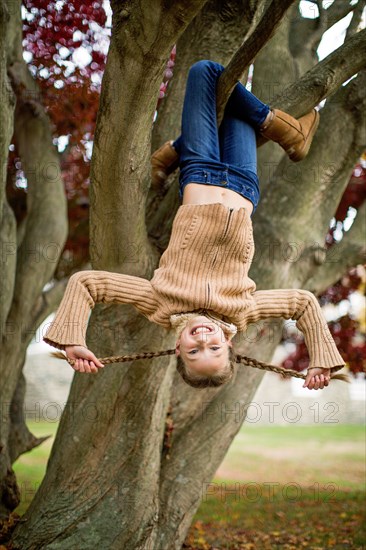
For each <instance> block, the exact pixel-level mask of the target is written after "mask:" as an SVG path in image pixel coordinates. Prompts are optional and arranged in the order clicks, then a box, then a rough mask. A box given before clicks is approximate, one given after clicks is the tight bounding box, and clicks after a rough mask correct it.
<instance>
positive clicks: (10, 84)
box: [0, 2, 67, 516]
mask: <svg viewBox="0 0 366 550" xmlns="http://www.w3.org/2000/svg"><path fill="white" fill-rule="evenodd" d="M4 6H5V4H2V7H3V8H4ZM6 6H7V8H8V12H7V13H8V17H7V20H6V28H5V30H4V29H3V30H4V33H1V36H2V37H5V38H6V43H4V42H1V46H2V47H1V55H2V61H3V62H4V63H2V64H1V66H2V71H3V73H2V84H3V85H2V87H1V90H2V93H3V98H2V99H3V102H4V110H2V115H1V116H2V117H3V120H2V121H1V122H2V125H1V132H2V142H1V143H2V147H1V151H2V152H1V154H2V171H3V170H5V168H6V166H7V158H8V147H9V144H10V139H11V137H12V136H11V134H12V132H13V130H14V141H15V143H16V146H17V151H18V153H19V156H20V158H21V161H22V168H23V170H24V173H25V175H26V178H27V182H28V192H27V216H26V219H25V221H24V230H22V231H19V230H17V227H16V223H15V217H14V214H13V212H12V210H11V208H10V206H9V205H8V204H7V201H6V198H5V181H6V180H5V177H4V174H3V172H2V182H1V184H2V187H1V201H2V213H3V216H2V220H1V244H2V255H1V262H2V287H1V291H2V292H4V294H2V297H3V296H4V300H3V299H2V301H1V302H2V305H1V308H2V310H1V337H2V340H1V350H0V354H1V365H0V374H1V380H2V384H1V387H0V401H1V406H2V415H1V422H0V441H1V448H0V516H3V515H6V514H7V513H8V512H9V511H10V510H12V509H13V508H15V507H16V506H17V504H18V501H19V493H18V491H17V488H16V482H15V477H14V473H13V471H12V468H11V463H12V459H14V458H15V457H16V456H17V455H18V454H19V452H24V450H29V449H30V448H31V447H32V446H36V445H38V444H39V440H37V438H33V437H32V436H31V434H30V433H29V432H28V430H27V429H26V427H25V425H24V421H23V420H22V418H21V415H19V414H17V410H18V411H19V410H20V408H21V407H22V400H23V398H24V388H23V381H22V375H21V370H22V367H23V364H24V358H25V351H26V348H27V345H28V344H29V342H30V340H31V338H32V335H33V334H34V332H35V330H36V329H37V325H34V324H32V322H33V320H34V314H35V311H37V303H38V301H39V298H40V296H41V294H42V290H43V287H44V286H45V284H46V283H47V282H49V281H50V279H51V278H52V275H53V272H54V269H55V267H56V265H57V261H58V257H59V255H60V253H61V251H62V247H63V244H64V242H65V239H66V231H67V217H66V199H65V196H64V190H63V184H62V181H61V177H60V173H61V171H60V166H59V162H58V156H57V153H56V151H55V147H54V146H53V144H52V135H51V130H50V124H49V121H48V119H47V116H46V113H45V111H44V108H43V106H42V105H41V104H40V102H39V98H40V93H39V90H38V88H37V86H36V84H35V82H34V80H33V78H32V77H31V75H30V73H29V71H28V69H27V66H26V64H25V62H24V61H23V58H22V26H21V25H22V24H21V17H20V3H19V2H9V3H8V4H6ZM2 13H3V14H4V13H5V11H4V10H3V11H2ZM2 22H4V18H3V19H2ZM4 24H5V23H4ZM5 71H7V75H6V73H5ZM15 97H16V106H15V110H14V125H13V120H12V113H13V108H12V107H11V104H12V103H13V104H14V99H15ZM19 236H21V241H18V237H19ZM42 320H43V318H40V317H38V318H37V321H39V322H41V321H42Z"/></svg>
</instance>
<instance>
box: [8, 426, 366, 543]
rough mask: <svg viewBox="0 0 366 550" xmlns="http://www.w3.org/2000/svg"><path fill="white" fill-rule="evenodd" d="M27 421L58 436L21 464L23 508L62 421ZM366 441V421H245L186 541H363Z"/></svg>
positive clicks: (39, 430)
mask: <svg viewBox="0 0 366 550" xmlns="http://www.w3.org/2000/svg"><path fill="white" fill-rule="evenodd" d="M28 425H29V428H30V430H31V431H32V433H34V434H35V435H37V436H44V435H51V438H50V439H49V440H47V441H46V442H44V443H42V444H41V445H40V446H39V447H38V448H36V449H33V450H32V451H31V452H29V453H26V454H24V455H22V456H21V457H20V458H19V459H18V460H17V462H16V463H15V465H14V470H15V472H16V475H17V479H18V483H19V486H20V489H21V497H22V501H21V503H20V505H19V507H18V508H17V510H16V512H17V513H18V514H20V515H22V514H23V513H24V512H25V510H26V509H27V507H28V506H29V504H30V502H31V500H32V498H33V495H34V492H35V491H36V489H37V487H38V486H39V484H40V483H41V481H42V478H43V476H44V473H45V469H46V464H47V459H48V456H49V453H50V450H51V446H52V443H53V440H54V436H55V433H56V430H57V424H56V423H46V422H43V423H38V422H29V423H28ZM364 449H365V428H364V427H363V426H354V425H352V426H348V425H338V424H336V425H329V426H325V425H324V424H321V425H316V426H268V427H267V426H252V425H245V426H243V427H242V429H241V430H240V432H239V433H238V435H237V437H236V438H235V440H234V442H233V444H232V446H231V448H230V451H229V453H228V454H227V456H226V458H225V460H224V462H223V464H222V465H221V467H220V468H219V470H218V472H217V474H216V476H215V477H214V479H213V481H212V484H211V485H209V486H207V485H206V486H205V489H203V491H204V492H203V493H202V497H203V500H202V503H201V506H200V508H199V510H198V512H197V514H196V516H195V519H194V521H193V524H192V527H191V529H190V533H189V536H188V537H187V540H186V548H188V549H191V550H214V549H216V550H238V549H248V550H267V549H268V550H272V549H273V550H276V549H277V548H278V549H284V550H296V549H297V548H308V549H311V550H317V549H318V550H321V549H323V548H335V549H342V550H343V549H346V548H350V549H351V548H352V549H356V550H357V549H364V548H365V533H364V530H363V529H362V525H363V524H364V519H365V518H363V517H362V509H363V508H364V498H365V494H364V489H365V460H364ZM233 488H234V490H235V493H234V494H231V493H230V491H231V490H232V489H233Z"/></svg>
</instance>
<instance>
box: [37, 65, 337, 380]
mask: <svg viewBox="0 0 366 550" xmlns="http://www.w3.org/2000/svg"><path fill="white" fill-rule="evenodd" d="M223 69H224V68H223V67H222V66H221V65H219V64H218V63H214V62H212V61H199V62H198V63H196V64H194V65H193V66H192V67H191V69H190V72H189V76H188V80H187V89H186V94H185V100H184V107H183V115H182V133H181V136H180V137H179V138H178V139H177V140H176V141H175V142H174V143H173V142H167V143H166V144H165V145H163V146H162V147H161V148H160V149H159V150H158V151H156V152H155V153H154V155H153V156H152V159H151V162H152V184H153V185H154V186H158V185H159V184H162V183H163V181H164V180H165V179H166V177H167V176H168V175H169V174H170V173H171V172H172V171H173V170H174V169H175V168H176V167H177V166H178V164H179V167H180V178H179V180H180V187H179V191H180V197H181V199H182V205H181V206H180V207H179V209H178V211H177V214H176V217H175V219H174V222H173V227H172V233H171V237H170V241H169V245H168V248H167V249H166V251H165V252H164V253H163V255H162V256H161V259H160V264H159V267H158V268H157V269H156V270H155V272H154V276H153V278H152V279H151V281H148V280H145V279H142V278H139V277H133V276H130V275H123V274H119V273H110V272H107V271H81V272H79V273H76V274H74V275H72V277H71V278H70V280H69V283H68V286H67V289H66V292H65V295H64V297H63V299H62V302H61V304H60V307H59V309H58V312H57V315H56V318H55V320H54V321H53V323H52V325H51V326H50V328H49V330H48V331H47V334H46V336H45V338H44V340H45V341H46V342H48V343H49V344H51V345H53V346H55V347H57V348H59V349H64V350H65V351H66V355H67V356H68V358H69V359H73V360H74V363H73V368H74V369H75V370H76V371H79V372H86V373H91V372H97V371H98V368H100V367H103V365H102V363H101V362H100V360H98V359H97V358H96V357H95V355H94V354H93V353H92V352H91V351H90V350H88V348H87V347H86V344H85V333H86V327H87V321H88V315H89V313H90V309H91V308H93V307H94V305H95V303H97V302H104V303H126V304H132V305H134V306H135V307H136V308H137V309H138V310H139V311H140V312H141V313H142V314H143V315H145V316H146V317H147V318H148V319H149V320H150V321H152V322H154V323H157V324H159V325H161V326H163V327H165V328H166V329H168V330H169V329H173V330H175V331H176V335H177V340H176V350H175V353H176V356H177V369H178V371H179V373H180V374H181V375H182V377H183V379H184V380H185V381H186V382H187V383H188V384H190V385H191V386H193V387H207V386H219V385H221V384H223V383H225V382H227V381H228V380H229V379H230V378H231V377H232V376H233V369H234V367H233V361H232V360H231V359H232V358H233V351H232V338H233V336H235V334H236V332H237V331H244V330H245V329H246V327H247V325H248V324H249V323H252V322H256V321H258V320H260V319H263V318H269V317H282V318H284V319H295V320H296V321H297V327H298V328H299V329H300V330H301V331H302V332H303V334H304V337H305V341H306V344H307V347H308V351H309V356H310V365H309V368H308V373H307V376H306V380H305V383H304V387H307V388H309V389H322V388H324V387H325V386H327V385H328V384H329V380H330V376H331V373H332V372H334V371H337V370H339V369H341V368H342V367H343V366H344V361H343V359H342V357H341V355H340V354H339V352H338V350H337V348H336V345H335V343H334V340H333V338H332V336H331V334H330V332H329V329H328V326H327V323H326V321H325V319H324V317H323V314H322V311H321V309H320V306H319V304H318V301H317V299H316V298H315V296H314V295H313V294H312V293H311V292H308V291H306V290H296V289H289V290H283V289H278V290H260V291H256V286H255V283H254V282H253V281H252V279H250V278H249V276H248V271H249V268H250V265H251V262H252V258H253V254H254V243H253V232H252V222H251V214H252V213H253V211H254V210H255V208H256V207H257V205H258V201H259V186H258V177H257V166H256V164H257V159H256V132H259V133H261V134H262V135H263V136H264V137H265V138H267V139H271V140H273V141H276V142H277V143H279V145H280V146H281V147H283V149H284V150H285V151H286V153H287V154H288V155H289V157H290V158H291V159H292V160H293V161H295V162H297V161H300V160H302V159H303V158H304V157H305V156H306V155H307V153H308V151H309V148H310V144H311V141H312V138H313V135H314V133H315V131H316V128H317V126H318V122H319V114H318V112H317V111H316V110H313V111H311V112H310V113H308V114H307V115H305V116H303V117H302V118H300V119H299V120H296V119H294V118H293V117H291V116H290V115H288V114H286V113H284V112H282V111H279V110H277V109H274V110H271V109H270V108H269V106H268V105H265V104H264V103H262V102H261V101H260V100H259V99H257V98H256V97H255V96H254V95H253V94H252V93H250V92H249V91H248V90H246V88H245V87H244V86H243V85H242V84H240V83H238V84H237V85H236V87H235V88H234V91H233V93H232V94H231V96H230V99H229V101H228V103H227V106H226V109H225V114H224V118H223V121H222V123H221V125H220V127H219V128H217V123H216V85H217V80H218V78H219V76H220V74H221V73H222V71H223Z"/></svg>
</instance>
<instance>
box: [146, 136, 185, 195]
mask: <svg viewBox="0 0 366 550" xmlns="http://www.w3.org/2000/svg"><path fill="white" fill-rule="evenodd" d="M172 143H173V142H172V141H167V142H166V143H164V145H162V146H161V147H160V148H159V149H158V150H157V151H155V153H154V154H153V155H152V156H151V182H152V186H153V187H155V188H156V187H159V186H160V185H162V184H163V183H164V182H165V180H166V179H167V177H168V176H169V174H172V173H173V172H174V170H176V169H177V168H178V166H179V155H178V153H177V151H176V150H175V149H174V147H173V145H172Z"/></svg>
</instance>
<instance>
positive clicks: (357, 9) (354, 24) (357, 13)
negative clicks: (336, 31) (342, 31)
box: [345, 0, 366, 40]
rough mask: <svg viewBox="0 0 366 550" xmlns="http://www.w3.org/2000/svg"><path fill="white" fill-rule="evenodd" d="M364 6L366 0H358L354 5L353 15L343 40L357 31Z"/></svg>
mask: <svg viewBox="0 0 366 550" xmlns="http://www.w3.org/2000/svg"><path fill="white" fill-rule="evenodd" d="M365 6H366V0H358V3H357V4H356V6H354V10H353V16H352V19H351V22H350V24H349V25H348V29H347V32H346V38H345V40H348V39H349V38H350V37H351V36H353V35H354V34H355V33H356V32H357V31H358V27H359V25H360V23H361V21H362V14H363V10H364V9H365Z"/></svg>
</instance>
